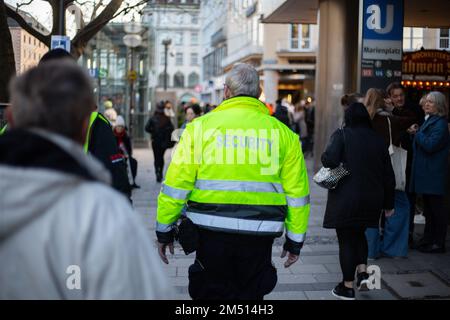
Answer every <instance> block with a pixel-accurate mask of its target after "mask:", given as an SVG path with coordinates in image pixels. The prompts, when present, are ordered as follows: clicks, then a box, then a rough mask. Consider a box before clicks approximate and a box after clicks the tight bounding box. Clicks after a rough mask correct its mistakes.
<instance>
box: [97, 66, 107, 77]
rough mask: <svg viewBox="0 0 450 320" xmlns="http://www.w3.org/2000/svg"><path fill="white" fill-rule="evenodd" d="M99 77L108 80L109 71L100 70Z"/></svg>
mask: <svg viewBox="0 0 450 320" xmlns="http://www.w3.org/2000/svg"><path fill="white" fill-rule="evenodd" d="M98 77H99V78H100V79H105V78H107V77H108V70H107V69H104V68H100V69H99V70H98Z"/></svg>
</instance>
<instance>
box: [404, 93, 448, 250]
mask: <svg viewBox="0 0 450 320" xmlns="http://www.w3.org/2000/svg"><path fill="white" fill-rule="evenodd" d="M424 110H425V114H426V116H425V119H426V120H425V122H424V123H423V124H422V126H421V127H420V129H417V127H416V128H415V130H414V131H416V134H415V137H414V143H413V150H414V159H413V164H412V174H411V185H410V188H411V191H412V192H414V193H417V194H421V195H422V197H423V202H424V216H425V219H426V220H425V221H426V223H425V232H424V235H423V238H422V239H421V241H420V242H419V244H418V247H419V250H420V251H421V252H424V253H445V250H446V248H445V239H446V234H447V226H448V209H447V210H446V209H445V204H444V196H445V193H446V187H448V186H446V177H447V171H448V164H447V159H448V152H449V149H450V137H449V129H448V124H447V116H448V106H447V103H446V100H445V96H444V95H443V94H442V93H441V92H437V91H433V92H430V93H429V94H428V95H427V98H426V100H425V105H424Z"/></svg>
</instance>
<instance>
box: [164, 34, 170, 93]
mask: <svg viewBox="0 0 450 320" xmlns="http://www.w3.org/2000/svg"><path fill="white" fill-rule="evenodd" d="M168 53H169V44H168V43H167V42H164V91H167V55H168Z"/></svg>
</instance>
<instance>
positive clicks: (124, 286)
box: [0, 59, 172, 300]
mask: <svg viewBox="0 0 450 320" xmlns="http://www.w3.org/2000/svg"><path fill="white" fill-rule="evenodd" d="M91 82H92V81H91V79H90V78H89V75H88V74H87V72H85V71H83V69H81V68H80V67H79V66H78V65H77V64H76V63H75V62H74V61H70V60H67V59H65V60H64V59H63V60H57V61H49V62H47V63H44V64H40V65H39V66H38V67H34V68H31V69H29V70H28V71H26V72H25V73H23V74H21V75H20V76H19V77H18V78H16V79H15V80H13V82H12V85H11V101H12V106H11V110H10V111H8V123H9V125H10V130H8V132H7V133H5V134H4V135H2V136H1V137H0V176H1V179H0V190H1V192H0V203H1V211H0V216H1V218H0V261H1V268H0V283H1V285H0V300H4V299H5V300H6V299H11V300H15V299H27V300H28V299H30V300H39V299H42V300H54V299H64V300H66V299H77V300H80V299H89V300H91V299H170V298H171V297H172V290H171V288H170V285H169V282H168V279H167V277H166V275H165V274H164V272H163V271H162V269H161V265H160V262H159V261H158V256H157V255H156V252H155V250H154V248H153V246H152V243H151V239H150V238H149V236H148V231H147V230H146V229H145V228H144V227H143V225H142V222H141V221H139V219H138V218H137V215H136V214H135V213H134V212H133V209H132V208H131V206H130V204H129V202H128V201H127V200H126V198H125V197H123V196H122V195H121V194H120V193H118V192H117V191H116V190H114V189H112V188H110V187H109V185H108V184H109V183H110V181H111V176H110V173H109V172H108V171H107V170H106V169H105V168H104V166H103V165H102V164H101V163H100V162H99V161H98V160H97V159H95V158H94V157H88V156H87V155H86V154H85V153H84V151H83V148H82V144H83V143H84V141H85V135H86V131H87V127H88V122H89V117H90V114H91V112H92V109H93V107H94V104H95V101H94V99H95V98H94V94H93V89H92V85H91ZM61 97H64V99H61ZM61 115H64V116H61ZM4 150H8V152H3V151H4ZM130 248H132V250H130ZM155 258H156V259H155ZM149 270H151V272H149Z"/></svg>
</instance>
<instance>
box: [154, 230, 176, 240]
mask: <svg viewBox="0 0 450 320" xmlns="http://www.w3.org/2000/svg"><path fill="white" fill-rule="evenodd" d="M156 237H157V238H158V242H159V243H163V244H169V243H173V242H174V240H175V230H174V229H172V230H170V231H168V232H159V231H156Z"/></svg>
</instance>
